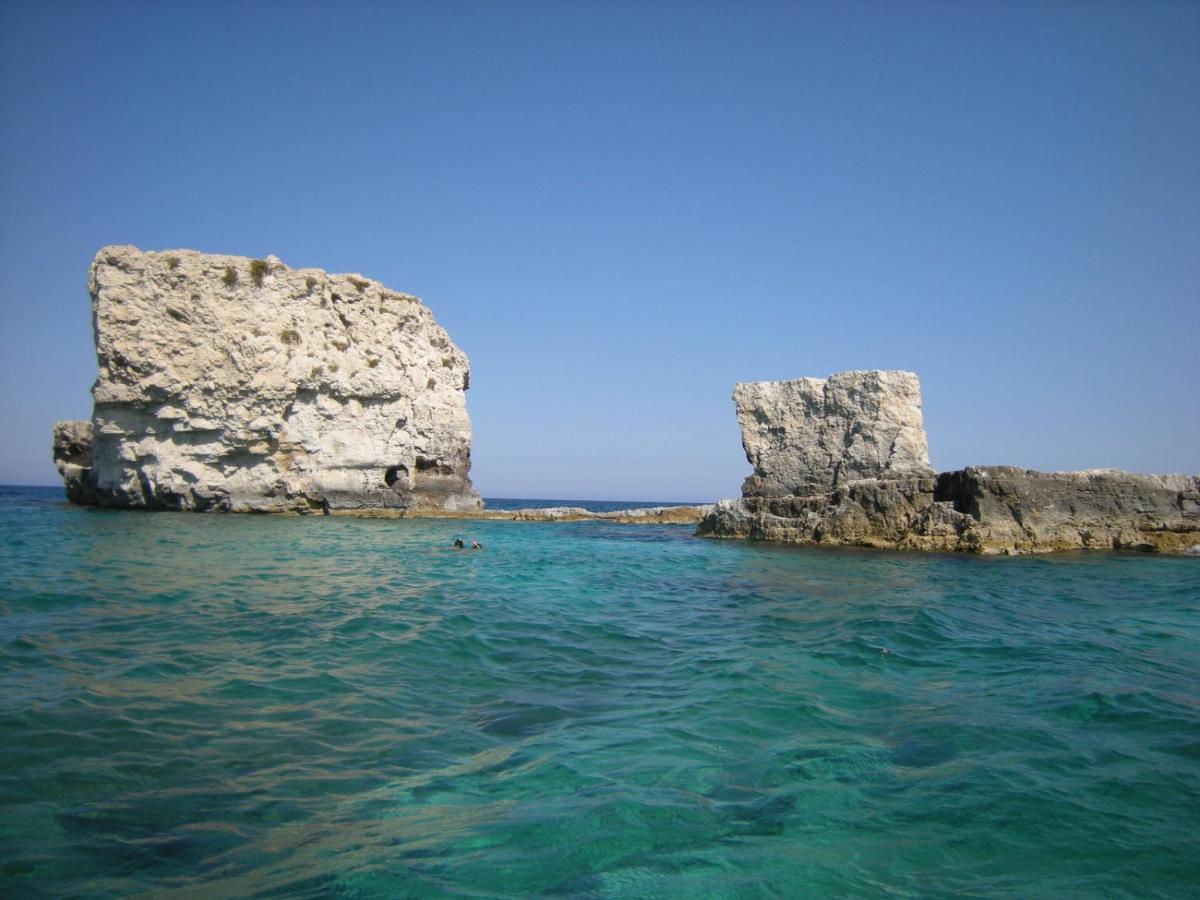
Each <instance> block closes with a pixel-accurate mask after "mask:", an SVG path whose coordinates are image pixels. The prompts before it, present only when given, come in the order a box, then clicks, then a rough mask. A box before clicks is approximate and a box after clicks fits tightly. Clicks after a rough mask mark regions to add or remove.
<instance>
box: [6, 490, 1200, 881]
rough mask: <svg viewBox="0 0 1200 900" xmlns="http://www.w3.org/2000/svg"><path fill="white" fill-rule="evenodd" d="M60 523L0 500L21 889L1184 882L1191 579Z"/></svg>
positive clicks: (34, 498)
mask: <svg viewBox="0 0 1200 900" xmlns="http://www.w3.org/2000/svg"><path fill="white" fill-rule="evenodd" d="M60 497H61V494H60V492H58V491H45V490H41V491H39V490H30V489H8V490H6V491H4V492H3V495H2V496H0V541H2V547H0V895H4V896H54V895H70V896H89V897H104V896H128V895H137V894H139V893H143V892H145V893H151V894H153V893H164V892H167V891H172V890H183V891H186V892H189V893H190V895H193V896H213V897H225V896H289V897H305V896H312V897H324V896H345V897H438V896H470V897H527V896H534V895H547V894H548V895H556V896H566V897H685V898H689V900H694V898H702V897H714V898H721V897H824V896H889V897H890V896H914V895H916V896H968V897H985V896H986V897H993V896H1003V897H1036V896H1044V897H1050V896H1053V897H1060V896H1089V897H1090V896H1111V897H1120V896H1130V897H1132V896H1139V897H1141V896H1161V897H1176V896H1178V897H1182V896H1188V895H1192V896H1194V895H1195V894H1196V892H1197V891H1200V560H1196V559H1182V558H1176V559H1171V558H1153V557H1142V556H1123V555H1101V554H1094V555H1089V554H1069V555H1059V556H1051V557H1044V558H1022V559H980V558H971V557H965V556H940V555H922V554H893V553H883V552H868V551H859V552H850V551H844V552H837V551H829V550H821V549H803V548H788V547H776V546H767V545H761V544H751V543H745V542H733V541H713V540H706V539H701V538H697V537H694V536H693V534H692V529H690V528H688V527H681V526H662V525H657V526H635V525H618V524H610V523H605V522H578V523H529V522H499V521H489V522H468V521H435V520H425V521H421V520H369V519H352V518H340V517H328V518H326V517H313V518H289V517H257V516H222V515H196V514H174V513H158V514H152V513H137V512H114V511H103V510H95V509H81V508H75V507H71V506H68V505H66V504H64V503H62V502H61V499H60ZM456 537H462V538H463V539H464V540H467V541H468V542H469V541H470V540H471V539H477V540H479V541H481V542H482V544H483V549H482V550H479V551H456V550H454V549H452V547H451V544H452V542H453V541H454V539H455V538H456Z"/></svg>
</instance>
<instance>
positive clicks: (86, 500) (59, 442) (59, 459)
mask: <svg viewBox="0 0 1200 900" xmlns="http://www.w3.org/2000/svg"><path fill="white" fill-rule="evenodd" d="M52 456H53V459H54V467H55V468H56V469H58V475H59V477H60V478H61V479H62V480H63V484H64V485H65V486H66V489H67V499H68V500H70V501H71V502H72V503H79V504H82V505H85V506H86V505H91V504H94V503H95V502H96V488H95V484H94V482H93V479H92V423H91V422H78V421H75V422H71V421H68V422H55V423H54V445H53V450H52Z"/></svg>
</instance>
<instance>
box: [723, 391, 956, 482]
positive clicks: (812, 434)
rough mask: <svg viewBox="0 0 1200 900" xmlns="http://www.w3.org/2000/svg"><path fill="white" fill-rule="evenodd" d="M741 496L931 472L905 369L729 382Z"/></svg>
mask: <svg viewBox="0 0 1200 900" xmlns="http://www.w3.org/2000/svg"><path fill="white" fill-rule="evenodd" d="M733 402H734V405H735V407H736V411H737V420H738V424H739V425H740V426H741V428H742V446H743V447H744V448H745V450H746V459H747V460H749V462H750V465H752V466H753V467H754V474H752V475H750V476H749V477H748V478H747V479H746V482H745V484H744V485H743V486H742V494H743V495H744V496H758V497H781V496H808V495H812V494H819V493H823V492H826V491H830V490H833V489H834V488H837V487H841V486H843V485H845V484H848V483H851V482H854V481H859V480H862V479H864V478H895V477H900V476H906V475H933V469H932V468H931V467H930V465H929V445H928V443H927V442H926V439H925V425H924V422H923V421H922V418H921V384H920V381H918V379H917V376H916V375H914V374H913V373H912V372H886V371H880V370H869V371H862V372H839V373H838V374H836V375H831V376H829V377H828V378H800V379H797V380H795V381H751V382H744V383H742V384H737V385H735V386H734V388H733Z"/></svg>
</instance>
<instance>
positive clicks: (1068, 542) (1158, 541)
mask: <svg viewBox="0 0 1200 900" xmlns="http://www.w3.org/2000/svg"><path fill="white" fill-rule="evenodd" d="M934 500H935V502H937V503H947V504H950V505H951V506H953V508H954V510H955V511H956V512H959V513H961V514H963V515H965V516H967V521H968V523H969V525H970V528H969V530H968V532H967V534H968V536H969V538H970V542H971V543H970V546H969V549H979V550H981V551H983V552H993V553H996V552H1000V553H1004V552H1007V553H1044V552H1047V551H1053V550H1073V549H1103V550H1148V551H1155V552H1160V553H1183V552H1185V551H1186V550H1187V549H1188V548H1189V547H1191V546H1193V545H1195V544H1197V543H1200V476H1193V475H1141V474H1136V473H1133V472H1122V471H1120V470H1119V469H1092V470H1088V471H1083V472H1037V471H1034V470H1032V469H1020V468H1015V467H1012V466H983V467H971V468H967V469H962V470H960V471H957V472H944V473H942V474H941V475H939V476H938V479H937V488H936V491H935V494H934Z"/></svg>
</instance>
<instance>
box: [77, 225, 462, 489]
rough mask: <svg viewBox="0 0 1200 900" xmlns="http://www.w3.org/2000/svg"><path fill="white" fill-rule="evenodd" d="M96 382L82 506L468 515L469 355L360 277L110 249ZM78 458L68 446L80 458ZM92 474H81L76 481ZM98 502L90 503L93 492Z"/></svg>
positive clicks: (97, 293) (100, 278)
mask: <svg viewBox="0 0 1200 900" xmlns="http://www.w3.org/2000/svg"><path fill="white" fill-rule="evenodd" d="M89 290H90V293H91V298H92V317H93V322H94V326H95V339H96V354H97V358H98V362H99V377H98V378H97V380H96V384H95V386H94V387H93V389H92V396H93V399H94V408H93V414H92V422H91V426H92V441H91V447H90V456H91V466H90V469H87V467H86V466H84V464H83V463H84V461H85V456H84V455H83V454H82V452H80V453H77V454H75V455H74V456H71V455H70V454H68V453H67V452H66V451H65V450H64V451H62V452H61V453H60V450H59V444H60V441H59V435H60V433H61V434H62V435H63V436H64V438H65V437H66V436H67V435H68V434H71V435H77V436H82V434H83V429H82V428H81V427H80V426H78V425H76V426H68V425H65V424H63V423H60V425H59V426H57V427H56V431H55V459H56V462H58V460H59V458H60V456H61V458H62V460H63V462H61V463H60V464H59V467H60V472H63V476H64V481H66V483H67V487H68V494H69V495H70V494H71V493H72V490H73V488H72V484H76V485H77V487H76V488H74V496H71V499H72V500H75V501H76V502H89V499H87V498H89V497H90V499H91V500H93V501H94V502H97V503H99V504H101V505H104V506H123V507H142V508H150V509H193V510H226V511H235V512H275V511H299V512H305V511H331V510H353V509H398V510H408V509H413V510H417V509H422V508H427V509H440V510H450V511H453V510H469V509H478V508H480V507H481V506H482V502H481V501H480V499H479V496H478V494H477V493H476V492H475V490H474V489H473V487H472V486H471V482H470V479H469V476H468V472H469V469H470V455H471V423H470V419H469V418H468V416H467V410H466V398H465V393H464V392H465V391H466V390H467V387H468V385H469V377H470V376H469V368H468V362H467V357H466V355H465V354H464V353H463V352H462V351H461V350H459V349H458V347H456V346H455V345H454V344H453V343H452V342H451V341H450V338H449V336H448V335H447V334H446V332H445V331H444V330H443V329H442V328H441V327H440V326H438V324H437V323H436V322H435V321H434V319H433V315H432V313H430V311H429V309H427V308H426V307H425V306H424V305H423V304H422V303H421V302H420V301H419V300H418V299H417V298H416V297H412V296H409V295H407V294H401V293H397V292H395V291H392V290H389V289H388V288H386V287H384V286H383V285H382V284H380V283H379V282H377V281H374V280H372V279H369V278H364V277H361V276H359V275H331V274H327V273H325V272H323V271H321V270H320V269H291V268H288V267H287V266H285V265H284V264H283V263H281V262H280V261H279V260H278V259H276V258H274V257H268V258H266V259H263V260H258V259H248V258H245V257H239V256H220V255H210V254H202V253H196V252H193V251H189V250H175V251H169V252H162V253H151V252H142V251H140V250H138V249H137V248H135V247H105V248H104V249H102V250H101V251H100V252H99V253H98V254H97V256H96V259H95V261H94V262H93V263H92V267H91V272H90V277H89ZM66 446H67V443H66V442H65V441H64V442H63V447H64V448H65V447H66ZM68 466H78V467H79V469H80V470H81V471H82V474H81V472H80V471H76V470H75V469H70V468H67V467H68ZM85 488H86V490H85Z"/></svg>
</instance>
